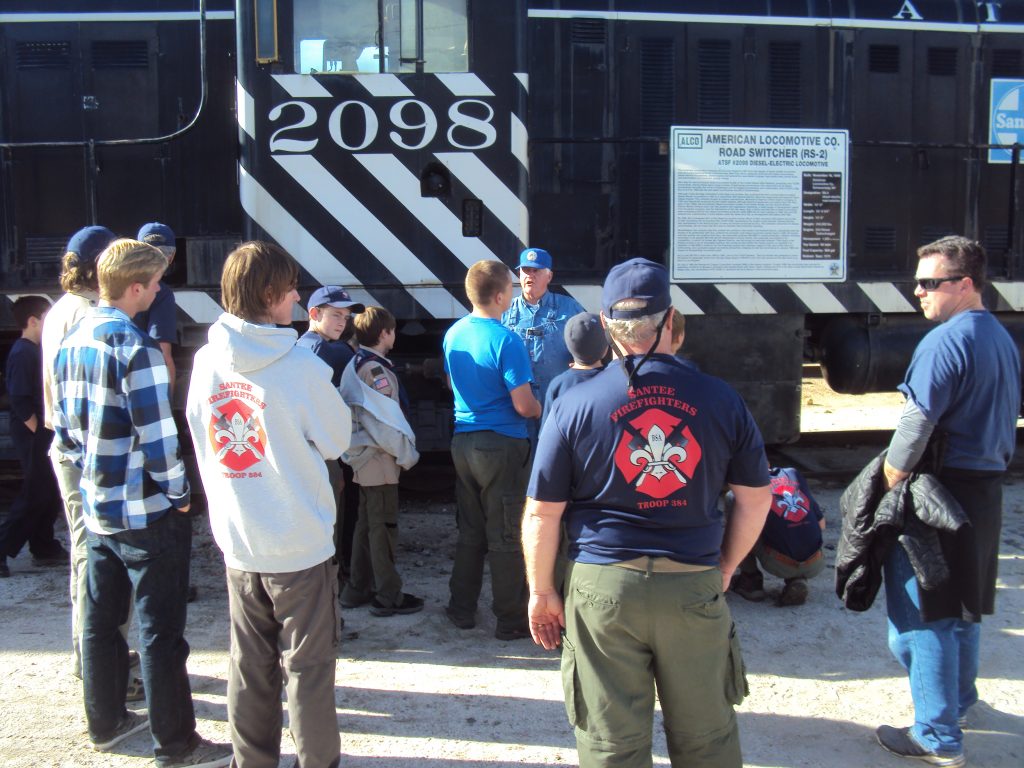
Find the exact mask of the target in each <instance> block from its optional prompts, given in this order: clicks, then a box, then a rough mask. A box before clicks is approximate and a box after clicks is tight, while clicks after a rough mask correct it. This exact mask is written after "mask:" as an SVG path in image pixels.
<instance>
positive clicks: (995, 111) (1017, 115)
mask: <svg viewBox="0 0 1024 768" xmlns="http://www.w3.org/2000/svg"><path fill="white" fill-rule="evenodd" d="M991 105H992V111H991V113H990V115H989V128H988V135H989V139H988V141H989V143H990V144H1024V80H993V81H992V100H991ZM1010 158H1011V152H1010V150H1009V149H990V150H989V151H988V161H989V162H990V163H1009V162H1010Z"/></svg>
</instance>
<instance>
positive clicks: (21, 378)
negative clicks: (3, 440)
mask: <svg viewBox="0 0 1024 768" xmlns="http://www.w3.org/2000/svg"><path fill="white" fill-rule="evenodd" d="M42 360H43V358H42V352H41V351H40V349H39V345H38V344H36V343H34V342H31V341H29V340H28V339H18V340H17V341H15V342H14V344H13V346H11V351H10V352H8V353H7V368H6V381H7V395H8V396H9V397H10V403H11V416H12V418H11V431H12V432H17V433H18V435H19V436H24V435H29V434H31V433H30V432H29V430H28V427H26V426H25V422H26V421H28V420H29V419H31V418H32V416H33V414H34V415H35V417H36V419H37V420H38V423H39V424H42V423H43V362H42Z"/></svg>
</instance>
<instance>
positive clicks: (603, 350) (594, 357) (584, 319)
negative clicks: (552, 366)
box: [540, 312, 608, 425]
mask: <svg viewBox="0 0 1024 768" xmlns="http://www.w3.org/2000/svg"><path fill="white" fill-rule="evenodd" d="M564 336H565V346H566V349H568V350H569V354H571V355H572V362H571V363H569V369H568V370H565V371H562V373H560V374H558V375H557V376H556V377H555V378H554V379H552V380H551V384H550V385H549V386H548V393H547V396H546V397H545V398H544V412H543V413H542V414H541V417H540V423H541V425H543V424H544V421H545V420H546V419H547V417H548V413H549V412H550V411H551V404H552V403H553V402H554V401H555V399H556V398H557V397H558V396H559V395H561V394H563V393H564V392H566V391H567V390H569V389H572V388H573V387H575V386H576V385H577V384H582V383H583V382H584V381H586V380H587V379H591V378H593V377H594V375H595V374H597V373H598V372H599V371H600V370H601V369H602V368H604V358H605V355H607V354H608V338H607V337H606V336H605V335H604V328H603V327H602V325H601V318H600V317H598V316H597V315H595V314H594V313H593V312H580V313H579V314H578V315H573V316H572V317H570V318H569V322H567V323H566V324H565V334H564Z"/></svg>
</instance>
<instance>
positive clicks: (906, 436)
mask: <svg viewBox="0 0 1024 768" xmlns="http://www.w3.org/2000/svg"><path fill="white" fill-rule="evenodd" d="M934 429H935V425H934V424H932V423H931V422H930V421H928V419H926V418H925V415H924V414H923V413H921V409H920V408H918V407H917V405H916V404H915V403H914V401H913V400H911V399H910V398H907V403H906V405H904V406H903V413H902V414H901V415H900V423H899V424H898V425H897V426H896V431H895V432H894V433H893V436H892V441H891V442H890V443H889V454H888V456H886V460H887V461H888V462H889V464H891V465H892V466H893V467H895V468H896V469H898V470H900V471H901V472H910V471H911V470H912V469H913V468H914V467H915V466H917V462H918V461H920V460H921V456H922V455H923V454H924V449H925V448H927V447H928V438H929V437H931V436H932V431H933V430H934Z"/></svg>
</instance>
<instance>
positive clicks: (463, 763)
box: [0, 395, 1024, 768]
mask: <svg viewBox="0 0 1024 768" xmlns="http://www.w3.org/2000/svg"><path fill="white" fill-rule="evenodd" d="M811 397H812V399H813V397H814V395H811ZM890 405H891V403H890ZM872 407H873V408H876V409H877V408H878V407H881V406H880V405H878V404H875V405H874V406H872ZM896 407H897V411H896V412H897V413H898V403H897V404H896ZM869 410H871V409H869ZM857 421H858V422H859V423H860V424H861V425H863V424H864V422H863V419H862V418H861V417H857ZM799 450H800V449H799V445H798V446H794V447H790V449H789V453H790V454H791V455H794V454H799ZM872 450H873V449H864V448H858V447H857V446H841V447H838V448H834V449H815V455H814V456H813V459H814V461H815V462H816V463H817V464H821V465H834V466H844V467H849V468H850V470H851V473H852V472H853V471H856V470H857V469H859V468H860V466H862V465H863V464H864V462H865V461H866V460H867V458H868V457H869V456H870V455H871V451H872ZM812 489H813V491H814V492H815V494H816V496H817V498H818V500H819V502H820V503H821V504H823V506H824V507H825V508H826V515H827V517H828V522H829V528H828V529H827V531H826V545H827V552H826V554H827V555H828V560H829V569H828V570H827V571H826V572H825V573H824V574H822V575H821V576H820V577H818V578H817V579H815V580H814V581H813V582H812V584H811V595H810V599H809V601H808V603H807V604H806V605H804V606H802V607H800V608H778V607H775V606H774V604H772V603H771V602H765V603H758V604H755V603H749V602H745V601H744V600H742V599H740V598H739V597H737V596H735V595H731V596H730V597H729V603H730V606H731V607H732V610H733V614H734V617H735V619H736V622H737V625H738V627H739V631H740V634H741V638H742V642H743V649H744V655H745V658H746V661H747V666H748V669H749V681H750V689H751V695H750V697H749V698H748V699H747V700H746V701H745V702H744V703H743V705H742V706H741V707H740V708H739V710H738V712H739V720H740V729H741V734H742V742H743V750H744V756H745V760H746V765H747V766H764V767H768V766H787V767H792V768H796V767H797V766H807V767H808V768H811V767H813V768H818V767H819V766H822V765H827V766H834V767H835V768H865V767H866V766H870V767H873V768H874V767H879V768H887V767H888V766H892V767H893V768H895V767H896V766H900V765H904V764H906V762H907V761H904V760H900V759H899V758H895V757H892V756H890V755H888V754H887V753H885V752H883V751H882V750H881V749H880V748H879V747H878V746H877V745H876V744H875V742H874V735H873V732H874V728H875V727H876V726H877V725H878V724H880V723H892V724H896V725H904V724H908V723H909V722H910V718H911V716H912V710H911V705H910V696H909V692H908V689H907V683H906V680H905V678H904V675H903V673H902V671H901V669H900V668H899V667H898V666H897V664H896V662H895V661H894V660H893V659H892V658H891V656H890V655H889V652H888V650H887V648H886V643H885V617H884V612H883V610H882V605H881V603H880V602H876V604H875V605H874V606H873V607H872V609H871V610H869V611H867V612H866V613H864V614H857V613H852V612H850V611H847V610H845V609H844V608H843V607H842V605H841V604H840V603H839V601H838V600H837V599H836V598H835V596H834V594H833V589H832V578H833V574H834V571H833V570H832V567H831V561H832V559H833V557H834V546H835V541H836V538H837V535H838V522H837V514H838V512H837V508H838V498H839V494H840V493H841V491H842V484H841V483H840V482H835V481H831V482H829V483H823V482H817V483H812ZM1004 520H1005V522H1004V531H1003V547H1002V555H1001V562H1000V581H999V595H998V603H997V610H998V612H997V614H996V615H995V616H993V617H990V618H988V619H986V621H985V622H984V624H983V632H982V638H983V639H982V666H981V669H982V672H981V679H980V681H979V687H980V690H981V697H982V700H983V703H981V704H979V705H978V707H976V708H975V710H973V711H972V713H971V729H970V731H969V732H968V734H967V737H966V749H967V753H968V758H969V764H970V765H971V766H977V767H978V768H982V767H986V768H1020V766H1022V765H1024V679H1022V678H1024V674H1022V671H1021V670H1022V669H1024V667H1022V664H1021V658H1022V650H1024V644H1022V642H1021V638H1022V635H1024V477H1022V474H1021V473H1020V472H1019V471H1018V472H1015V473H1014V474H1013V475H1012V476H1011V477H1010V478H1009V479H1008V482H1007V487H1006V509H1005V518H1004ZM401 528H402V533H401V535H402V544H401V551H400V558H399V565H400V568H401V571H402V573H403V575H404V577H405V582H406V589H407V590H408V591H410V592H412V593H414V594H417V595H420V596H422V597H424V598H425V599H426V609H425V610H424V611H423V612H422V613H420V614H415V615H412V616H396V617H391V618H376V617H373V616H371V615H370V614H369V612H368V611H367V609H366V608H361V609H357V610H350V611H345V613H344V618H345V628H344V631H343V642H342V647H341V650H340V652H339V657H338V666H337V688H336V691H337V694H336V701H337V707H338V726H339V729H340V731H341V744H342V752H343V754H344V757H343V760H342V765H343V766H351V768H413V767H414V766H415V768H431V767H432V766H437V767H438V768H440V767H441V766H460V768H469V767H470V766H481V767H483V766H505V765H520V766H542V765H575V764H576V753H575V749H574V740H573V737H572V733H571V731H570V729H569V726H568V725H567V722H566V717H565V710H564V706H563V704H562V694H561V686H560V681H559V675H558V658H557V655H556V654H554V653H548V652H545V651H543V650H542V649H540V648H538V647H536V646H534V645H533V644H532V642H530V641H528V640H519V641H515V642H500V641H497V640H495V639H494V637H493V631H494V623H493V617H492V616H490V615H489V611H488V609H487V600H484V601H482V605H481V611H480V613H479V624H478V627H477V628H476V629H474V630H469V631H460V630H457V629H455V628H454V627H452V626H451V625H450V624H449V623H448V622H447V620H446V619H445V617H444V614H443V611H442V608H443V606H444V604H445V602H446V600H447V581H448V575H449V573H450V569H451V556H452V552H453V551H454V542H455V531H454V510H453V507H452V505H451V504H450V503H441V502H430V503H428V502H422V501H415V500H408V499H407V500H405V501H404V503H403V514H402V520H401ZM61 533H62V534H63V533H64V532H63V530H62V531H61ZM10 564H11V570H12V577H11V578H10V579H0V627H2V628H3V629H2V632H0V701H2V702H3V705H2V706H3V717H2V718H0V764H2V765H3V766H7V767H8V768H28V767H29V766H32V768H40V767H42V768H46V767H48V766H62V767H64V766H75V767H78V766H82V767H83V768H89V767H92V766H111V767H115V768H116V767H118V766H138V765H141V764H143V763H144V761H145V760H146V758H147V757H148V755H149V751H148V750H149V744H148V738H147V737H146V736H145V735H143V734H140V735H137V736H135V737H132V738H131V739H129V740H128V741H126V742H125V743H124V744H123V747H124V748H123V750H121V752H119V753H117V754H108V755H99V754H96V753H93V752H91V751H90V750H89V748H88V740H87V738H86V734H85V723H84V718H83V714H82V704H81V684H80V682H79V681H78V680H76V679H75V678H73V677H72V676H71V674H70V653H69V640H68V628H69V610H70V609H69V602H68V593H67V579H66V575H65V574H64V573H63V572H61V571H59V570H52V569H50V570H47V569H37V568H34V567H32V566H31V564H30V563H29V562H28V557H27V556H26V555H22V556H21V557H19V558H17V559H16V560H13V561H10ZM193 582H194V583H195V584H197V585H198V587H199V590H200V597H199V601H198V602H196V603H193V604H192V605H190V607H189V629H188V640H189V642H190V643H191V645H192V655H191V657H190V658H189V672H190V674H191V680H192V686H193V692H194V699H195V703H196V714H197V717H198V720H199V730H200V732H201V733H202V734H203V735H204V736H206V737H207V738H211V739H214V740H220V741H226V740H227V738H228V732H227V722H226V717H227V715H226V709H225V698H224V697H225V690H226V674H227V645H228V629H227V597H226V595H225V591H224V570H223V564H222V561H221V559H220V556H219V552H218V550H217V548H216V546H215V545H214V544H213V542H212V539H211V537H210V533H209V527H208V524H207V521H206V519H205V518H204V517H200V518H198V519H197V520H196V525H195V543H194V565H193ZM780 587H781V582H779V581H777V580H775V579H772V578H769V579H768V588H769V591H775V592H777V591H778V590H779V588H780ZM286 725H287V723H286ZM659 730H660V727H659V726H658V725H657V724H656V727H655V732H656V736H655V750H654V752H655V764H658V765H667V764H668V759H667V752H666V750H665V747H664V740H663V739H662V738H660V736H659V735H658V731H659ZM282 747H283V752H284V756H283V757H282V762H281V764H282V765H283V766H290V765H291V764H292V762H293V758H292V757H291V755H293V754H294V750H293V747H292V744H291V740H290V737H289V736H288V733H287V727H286V728H285V731H284V735H283V741H282Z"/></svg>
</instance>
